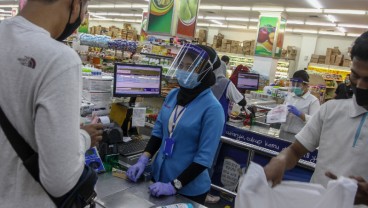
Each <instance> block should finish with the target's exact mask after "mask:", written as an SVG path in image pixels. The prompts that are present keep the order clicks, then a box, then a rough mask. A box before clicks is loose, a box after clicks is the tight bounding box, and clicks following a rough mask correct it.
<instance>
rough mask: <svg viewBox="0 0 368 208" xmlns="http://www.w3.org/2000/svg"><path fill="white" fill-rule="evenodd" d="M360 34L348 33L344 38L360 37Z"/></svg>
mask: <svg viewBox="0 0 368 208" xmlns="http://www.w3.org/2000/svg"><path fill="white" fill-rule="evenodd" d="M361 35H362V34H360V33H348V34H347V35H346V36H348V37H360V36H361Z"/></svg>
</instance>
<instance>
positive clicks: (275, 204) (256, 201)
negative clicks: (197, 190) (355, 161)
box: [235, 163, 358, 208]
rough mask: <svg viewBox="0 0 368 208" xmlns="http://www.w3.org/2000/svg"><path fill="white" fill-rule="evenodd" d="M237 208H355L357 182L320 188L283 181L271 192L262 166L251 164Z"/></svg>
mask: <svg viewBox="0 0 368 208" xmlns="http://www.w3.org/2000/svg"><path fill="white" fill-rule="evenodd" d="M240 180H241V181H240V185H239V187H238V194H237V197H236V199H235V208H245V207H246V208H295V207H297V208H326V207H334V208H353V206H354V198H355V194H356V190H357V187H358V186H357V183H356V181H354V180H352V179H349V178H345V177H340V178H339V179H338V180H332V181H330V182H329V183H328V185H327V189H326V188H324V187H323V186H322V185H320V184H311V183H303V182H295V181H283V182H282V183H281V184H279V185H278V186H276V187H275V188H271V187H270V185H269V184H268V182H267V179H266V175H265V173H264V170H263V168H262V167H261V166H259V165H257V164H255V163H251V164H250V166H249V168H248V171H247V173H246V174H245V175H244V176H243V177H242V178H241V179H240Z"/></svg>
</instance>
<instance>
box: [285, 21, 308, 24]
mask: <svg viewBox="0 0 368 208" xmlns="http://www.w3.org/2000/svg"><path fill="white" fill-rule="evenodd" d="M286 23H287V24H291V25H304V21H301V20H287V21H286Z"/></svg>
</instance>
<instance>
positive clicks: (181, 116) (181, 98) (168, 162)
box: [127, 44, 225, 204]
mask: <svg viewBox="0 0 368 208" xmlns="http://www.w3.org/2000/svg"><path fill="white" fill-rule="evenodd" d="M216 59H217V55H216V53H215V52H214V50H212V49H211V48H210V47H207V46H202V45H191V44H187V45H184V46H183V47H182V49H181V50H180V51H179V53H178V55H177V57H176V58H175V60H174V62H173V64H172V66H171V67H170V69H169V70H168V72H167V76H176V78H177V80H178V83H179V85H180V88H179V89H174V90H172V91H171V92H170V93H169V95H168V96H167V97H166V99H165V101H164V104H163V106H162V108H161V111H160V113H159V115H158V118H157V121H156V123H155V126H154V128H153V131H152V136H151V139H150V141H149V142H148V145H147V147H146V149H145V152H144V153H143V155H142V156H141V157H140V158H139V161H138V162H137V163H136V164H135V165H133V166H131V167H130V168H129V169H128V171H127V175H128V177H129V179H130V180H132V181H135V182H136V181H137V179H138V178H139V177H140V176H141V174H142V173H143V171H144V168H145V166H146V165H147V164H148V163H149V160H150V159H151V157H152V156H153V155H155V154H156V153H157V155H156V157H155V159H154V161H153V162H152V177H153V181H154V182H155V183H154V184H152V185H151V186H149V191H150V193H151V195H153V196H155V197H159V196H163V195H174V194H176V193H179V194H181V195H184V196H185V197H187V198H189V199H191V200H193V201H195V202H197V203H200V204H204V202H205V198H206V195H207V193H208V192H209V190H210V186H211V180H210V176H209V172H208V169H209V168H211V166H212V162H213V160H214V157H215V154H216V149H217V147H218V145H219V142H220V137H221V134H222V128H223V126H224V123H225V119H224V113H223V110H222V107H221V105H220V103H219V102H218V100H217V99H216V97H215V96H214V95H213V93H212V91H211V89H210V88H211V86H212V85H214V84H215V82H216V78H215V75H214V73H213V69H216V68H218V67H219V64H217V65H216V64H214V63H219V62H217V61H216Z"/></svg>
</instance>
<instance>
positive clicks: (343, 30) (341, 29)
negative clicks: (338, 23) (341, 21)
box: [337, 27, 346, 33]
mask: <svg viewBox="0 0 368 208" xmlns="http://www.w3.org/2000/svg"><path fill="white" fill-rule="evenodd" d="M337 29H338V30H339V31H340V32H343V33H346V29H345V28H343V27H337Z"/></svg>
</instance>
